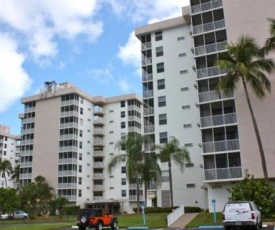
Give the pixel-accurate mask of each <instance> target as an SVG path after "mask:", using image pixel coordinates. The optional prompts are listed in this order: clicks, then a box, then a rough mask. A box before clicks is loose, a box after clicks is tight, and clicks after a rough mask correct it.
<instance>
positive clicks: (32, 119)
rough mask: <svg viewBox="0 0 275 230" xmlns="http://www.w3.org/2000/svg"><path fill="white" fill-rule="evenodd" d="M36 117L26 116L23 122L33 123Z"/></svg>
mask: <svg viewBox="0 0 275 230" xmlns="http://www.w3.org/2000/svg"><path fill="white" fill-rule="evenodd" d="M34 119H35V118H34V117H30V118H24V119H23V120H22V124H27V123H33V122H34Z"/></svg>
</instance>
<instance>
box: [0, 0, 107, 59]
mask: <svg viewBox="0 0 275 230" xmlns="http://www.w3.org/2000/svg"><path fill="white" fill-rule="evenodd" d="M0 5H2V6H5V7H0V24H5V25H6V26H5V29H6V30H7V31H6V32H12V33H16V34H17V35H19V36H20V37H21V38H25V39H26V40H25V44H27V46H28V47H29V50H30V52H31V53H32V55H33V56H34V57H35V58H40V57H42V58H45V57H52V56H54V55H56V53H57V52H58V49H57V48H58V47H57V44H56V42H54V39H55V38H56V37H59V38H65V39H74V38H75V37H76V36H78V35H87V36H89V39H90V40H91V41H93V40H96V39H97V38H98V37H99V36H100V35H101V34H102V23H101V22H97V21H94V20H92V18H93V16H94V14H95V13H96V11H97V6H98V4H97V0H58V1H56V0H47V1H44V0H20V1H18V0H9V1H6V0H0Z"/></svg>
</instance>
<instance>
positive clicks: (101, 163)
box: [93, 162, 104, 168]
mask: <svg viewBox="0 0 275 230" xmlns="http://www.w3.org/2000/svg"><path fill="white" fill-rule="evenodd" d="M93 168H104V163H103V162H94V164H93Z"/></svg>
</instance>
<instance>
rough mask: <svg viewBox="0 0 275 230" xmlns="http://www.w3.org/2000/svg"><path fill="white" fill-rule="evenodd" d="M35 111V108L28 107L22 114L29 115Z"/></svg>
mask: <svg viewBox="0 0 275 230" xmlns="http://www.w3.org/2000/svg"><path fill="white" fill-rule="evenodd" d="M34 111H35V107H28V108H25V109H24V113H30V112H34Z"/></svg>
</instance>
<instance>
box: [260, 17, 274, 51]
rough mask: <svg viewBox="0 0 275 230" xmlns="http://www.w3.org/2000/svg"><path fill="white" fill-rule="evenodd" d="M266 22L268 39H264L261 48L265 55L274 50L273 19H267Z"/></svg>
mask: <svg viewBox="0 0 275 230" xmlns="http://www.w3.org/2000/svg"><path fill="white" fill-rule="evenodd" d="M268 21H269V22H270V25H269V32H270V37H269V38H267V39H266V41H265V45H264V47H263V50H264V52H265V53H269V52H270V51H274V50H275V19H273V18H268Z"/></svg>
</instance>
